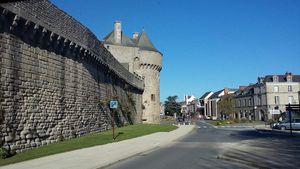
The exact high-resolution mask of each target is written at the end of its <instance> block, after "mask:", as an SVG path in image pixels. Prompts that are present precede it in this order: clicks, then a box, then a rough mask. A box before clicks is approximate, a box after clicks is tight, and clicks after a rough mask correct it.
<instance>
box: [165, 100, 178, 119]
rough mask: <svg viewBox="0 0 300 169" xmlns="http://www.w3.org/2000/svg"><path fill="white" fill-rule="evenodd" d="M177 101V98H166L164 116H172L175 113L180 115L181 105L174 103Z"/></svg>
mask: <svg viewBox="0 0 300 169" xmlns="http://www.w3.org/2000/svg"><path fill="white" fill-rule="evenodd" d="M177 99H178V96H169V97H167V100H166V101H165V114H166V115H174V113H176V114H177V115H179V114H180V110H181V105H180V104H179V103H178V102H176V100H177Z"/></svg>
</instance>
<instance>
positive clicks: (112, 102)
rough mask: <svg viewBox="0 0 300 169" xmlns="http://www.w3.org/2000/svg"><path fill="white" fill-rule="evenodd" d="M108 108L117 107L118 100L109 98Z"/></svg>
mask: <svg viewBox="0 0 300 169" xmlns="http://www.w3.org/2000/svg"><path fill="white" fill-rule="evenodd" d="M109 108H111V109H116V108H118V101H116V100H111V101H110V104H109Z"/></svg>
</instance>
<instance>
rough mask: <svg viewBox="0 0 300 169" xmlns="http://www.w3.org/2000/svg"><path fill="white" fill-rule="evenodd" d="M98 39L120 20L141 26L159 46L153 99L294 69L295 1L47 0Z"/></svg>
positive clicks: (299, 49)
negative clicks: (156, 93) (159, 61)
mask: <svg viewBox="0 0 300 169" xmlns="http://www.w3.org/2000/svg"><path fill="white" fill-rule="evenodd" d="M51 2H53V3H54V4H55V5H57V6H58V7H59V8H61V9H62V10H64V11H66V12H67V13H68V14H70V15H71V16H73V17H74V18H75V19H77V20H79V21H80V22H81V23H82V24H83V25H85V26H87V27H88V28H89V29H90V30H91V31H92V32H94V33H95V35H96V36H97V37H98V38H99V39H103V37H104V36H105V35H107V34H108V33H109V32H110V31H111V30H112V29H113V23H114V21H115V20H120V21H122V30H123V31H124V32H125V34H127V35H128V36H131V35H132V33H133V32H135V31H141V29H142V27H144V28H145V31H146V32H147V34H148V35H149V37H150V39H151V40H152V42H153V44H154V45H155V47H156V48H157V49H158V50H160V51H161V52H162V53H163V69H162V72H161V96H160V97H161V101H164V100H165V99H166V97H168V96H170V95H177V96H178V97H179V100H182V99H183V96H184V95H185V94H188V95H195V96H196V97H200V96H201V95H202V94H203V93H204V92H206V91H216V90H219V89H222V88H224V87H225V86H226V87H231V88H238V86H240V85H247V84H249V83H255V82H256V79H257V77H258V76H264V75H269V74H284V73H285V72H287V71H289V72H293V73H294V74H300V1H299V0H205V1H204V0H172V1H171V0H151V1H150V0H148V1H146V0H126V1H124V0H106V1H105V0H76V1H74V0H63V1H62V0H51Z"/></svg>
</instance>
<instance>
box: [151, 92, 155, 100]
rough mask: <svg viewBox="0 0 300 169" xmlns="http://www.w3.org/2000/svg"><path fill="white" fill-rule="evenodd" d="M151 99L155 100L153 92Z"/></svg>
mask: <svg viewBox="0 0 300 169" xmlns="http://www.w3.org/2000/svg"><path fill="white" fill-rule="evenodd" d="M151 101H153V102H154V101H155V94H151Z"/></svg>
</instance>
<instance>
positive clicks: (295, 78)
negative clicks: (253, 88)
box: [264, 75, 300, 82]
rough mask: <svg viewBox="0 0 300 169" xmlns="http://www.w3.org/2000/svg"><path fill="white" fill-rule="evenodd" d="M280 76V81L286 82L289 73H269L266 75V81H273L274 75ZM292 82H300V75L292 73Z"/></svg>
mask: <svg viewBox="0 0 300 169" xmlns="http://www.w3.org/2000/svg"><path fill="white" fill-rule="evenodd" d="M274 76H277V77H278V82H286V81H287V79H286V77H287V75H267V76H265V77H264V82H273V77H274ZM292 82H300V75H292Z"/></svg>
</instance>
